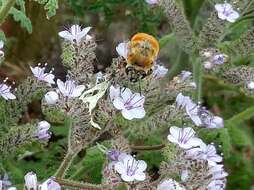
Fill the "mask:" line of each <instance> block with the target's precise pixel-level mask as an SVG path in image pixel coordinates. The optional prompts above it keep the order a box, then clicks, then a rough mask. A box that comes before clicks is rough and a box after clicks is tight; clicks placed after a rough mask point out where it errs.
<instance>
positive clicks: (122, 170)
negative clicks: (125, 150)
mask: <svg viewBox="0 0 254 190" xmlns="http://www.w3.org/2000/svg"><path fill="white" fill-rule="evenodd" d="M146 168H147V164H146V162H145V161H143V160H136V159H135V158H133V157H132V156H131V155H123V156H121V157H120V158H119V161H118V162H117V163H116V164H115V170H116V171H117V172H118V173H119V174H120V175H121V178H122V180H123V181H126V182H131V181H134V180H137V181H144V180H145V178H146V174H145V172H144V171H145V170H146Z"/></svg>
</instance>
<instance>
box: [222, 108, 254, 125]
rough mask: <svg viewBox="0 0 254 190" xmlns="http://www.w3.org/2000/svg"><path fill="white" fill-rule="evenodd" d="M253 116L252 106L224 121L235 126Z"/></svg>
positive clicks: (253, 109)
mask: <svg viewBox="0 0 254 190" xmlns="http://www.w3.org/2000/svg"><path fill="white" fill-rule="evenodd" d="M253 116H254V106H251V107H249V108H247V109H246V110H244V111H242V112H241V113H238V114H236V115H234V116H233V117H231V118H230V119H228V120H227V121H226V124H228V125H237V124H239V123H241V122H243V121H244V120H248V119H250V118H252V117H253Z"/></svg>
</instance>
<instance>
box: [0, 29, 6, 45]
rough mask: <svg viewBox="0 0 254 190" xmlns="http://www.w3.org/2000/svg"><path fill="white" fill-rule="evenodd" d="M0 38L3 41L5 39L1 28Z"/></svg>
mask: <svg viewBox="0 0 254 190" xmlns="http://www.w3.org/2000/svg"><path fill="white" fill-rule="evenodd" d="M0 40H2V41H4V42H5V41H6V37H5V34H4V32H3V31H2V30H0Z"/></svg>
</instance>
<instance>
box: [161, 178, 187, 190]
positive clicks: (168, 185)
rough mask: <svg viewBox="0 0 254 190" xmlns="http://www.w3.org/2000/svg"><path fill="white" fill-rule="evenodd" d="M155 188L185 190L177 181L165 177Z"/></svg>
mask: <svg viewBox="0 0 254 190" xmlns="http://www.w3.org/2000/svg"><path fill="white" fill-rule="evenodd" d="M157 190H185V189H184V188H183V187H181V186H180V184H179V183H178V182H176V181H175V180H173V179H166V180H163V182H161V183H160V184H159V185H158V187H157Z"/></svg>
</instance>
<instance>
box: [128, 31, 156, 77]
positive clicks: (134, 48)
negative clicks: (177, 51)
mask: <svg viewBox="0 0 254 190" xmlns="http://www.w3.org/2000/svg"><path fill="white" fill-rule="evenodd" d="M159 49H160V48H159V43H158V41H157V40H156V39H155V38H154V37H153V36H151V35H149V34H145V33H137V34H135V35H134V36H133V37H132V39H131V41H130V42H129V47H128V54H127V66H126V73H127V75H129V76H130V80H131V81H132V82H136V81H137V80H138V79H140V78H141V79H142V78H144V77H146V76H147V75H149V74H151V73H152V68H153V65H154V60H155V59H156V58H157V55H158V53H159Z"/></svg>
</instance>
